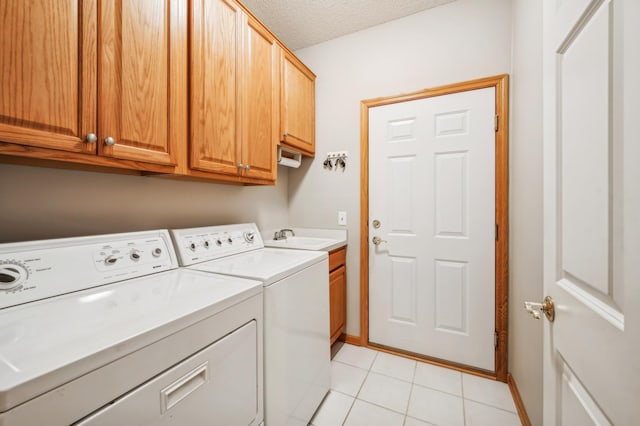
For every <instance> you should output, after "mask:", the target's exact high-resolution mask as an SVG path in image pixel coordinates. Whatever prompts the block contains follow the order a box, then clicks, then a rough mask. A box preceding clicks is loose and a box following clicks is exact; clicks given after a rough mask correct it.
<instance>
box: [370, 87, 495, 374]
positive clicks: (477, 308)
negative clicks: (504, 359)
mask: <svg viewBox="0 0 640 426" xmlns="http://www.w3.org/2000/svg"><path fill="white" fill-rule="evenodd" d="M494 116H495V89H494V88H493V87H492V88H486V89H478V90H472V91H467V92H461V93H456V94H451V95H445V96H437V97H432V98H426V99H420V100H414V101H408V102H402V103H396V104H391V105H385V106H380V107H375V108H370V109H369V235H370V237H371V238H373V237H378V238H380V239H381V240H382V241H381V242H380V243H379V244H375V243H374V242H373V241H372V240H371V241H370V242H369V341H370V342H372V343H377V344H381V345H385V346H390V347H394V348H398V349H402V350H406V351H410V352H414V353H418V354H423V355H427V356H430V357H434V358H440V359H444V360H448V361H453V362H456V363H461V364H466V365H470V366H474V367H478V368H482V369H485V370H489V371H494V369H495V363H494V354H495V352H494V332H495V312H494V307H495V130H494ZM374 220H378V221H379V222H380V227H379V228H375V227H374V225H373V221H374Z"/></svg>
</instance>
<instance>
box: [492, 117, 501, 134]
mask: <svg viewBox="0 0 640 426" xmlns="http://www.w3.org/2000/svg"><path fill="white" fill-rule="evenodd" d="M499 121H500V120H499V116H498V114H496V115H495V116H494V117H493V128H494V129H495V131H496V132H497V131H498V123H499Z"/></svg>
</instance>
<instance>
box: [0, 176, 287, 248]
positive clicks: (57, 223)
mask: <svg viewBox="0 0 640 426" xmlns="http://www.w3.org/2000/svg"><path fill="white" fill-rule="evenodd" d="M287 185H288V169H286V168H279V170H278V185H277V186H276V187H273V186H253V187H243V186H235V185H219V184H214V183H201V182H186V181H174V180H169V179H166V178H157V177H143V176H129V175H115V174H106V173H95V172H82V171H72V170H61V169H47V168H39V167H28V166H17V165H8V164H0V217H1V220H0V242H8V241H25V240H34V239H44V238H57V237H70V236H76V235H90V234H100V233H111V232H128V231H137V230H143V229H154V228H172V227H175V228H179V227H195V226H205V225H217V224H225V223H238V222H244V221H247V222H254V221H255V222H257V223H258V226H260V227H263V228H276V227H281V226H282V224H286V223H288V210H287V206H288V200H287Z"/></svg>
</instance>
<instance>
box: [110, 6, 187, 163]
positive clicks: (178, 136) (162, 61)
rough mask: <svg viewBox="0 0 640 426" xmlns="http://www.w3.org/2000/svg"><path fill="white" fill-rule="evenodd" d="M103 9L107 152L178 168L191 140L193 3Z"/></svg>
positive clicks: (124, 157)
mask: <svg viewBox="0 0 640 426" xmlns="http://www.w3.org/2000/svg"><path fill="white" fill-rule="evenodd" d="M100 5H101V9H100V11H99V22H100V29H101V30H100V31H101V39H100V41H101V43H100V46H99V71H100V75H99V77H100V78H99V92H98V93H99V94H98V108H99V117H100V123H99V124H100V128H99V135H98V138H99V143H98V147H99V149H100V153H101V154H102V155H105V156H110V157H115V158H119V159H127V160H136V161H145V162H151V163H157V164H165V165H175V164H176V155H177V151H178V143H185V137H186V119H187V118H186V107H185V108H183V107H182V105H180V102H179V100H180V99H182V97H183V96H184V93H186V82H185V77H186V75H185V72H186V48H187V43H186V13H187V5H186V0H163V1H153V2H151V1H148V0H109V1H102V2H100ZM183 102H186V98H185V99H183ZM108 138H111V139H108ZM111 142H113V143H114V144H113V145H111V144H110V143H111Z"/></svg>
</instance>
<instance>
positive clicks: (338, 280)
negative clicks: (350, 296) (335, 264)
mask: <svg viewBox="0 0 640 426" xmlns="http://www.w3.org/2000/svg"><path fill="white" fill-rule="evenodd" d="M346 322H347V269H346V268H345V267H344V266H341V267H339V268H338V269H336V270H335V271H333V272H332V273H331V274H329V324H330V326H329V327H330V333H331V343H332V344H333V342H335V341H336V340H337V339H338V337H340V334H342V332H343V331H344V328H345V325H346Z"/></svg>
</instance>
